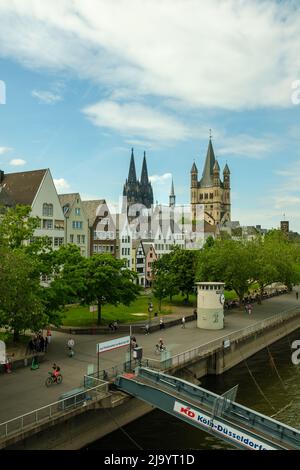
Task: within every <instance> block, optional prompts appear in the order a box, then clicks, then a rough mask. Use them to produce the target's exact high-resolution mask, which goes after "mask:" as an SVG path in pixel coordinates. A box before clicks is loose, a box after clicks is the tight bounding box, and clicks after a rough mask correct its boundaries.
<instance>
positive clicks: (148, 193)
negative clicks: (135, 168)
mask: <svg viewBox="0 0 300 470" xmlns="http://www.w3.org/2000/svg"><path fill="white" fill-rule="evenodd" d="M139 197H140V202H141V204H143V205H144V206H145V207H147V208H148V209H150V208H151V206H152V204H153V189H152V186H151V183H150V181H149V178H148V168H147V161H146V152H144V158H143V166H142V174H141V182H140V195H139Z"/></svg>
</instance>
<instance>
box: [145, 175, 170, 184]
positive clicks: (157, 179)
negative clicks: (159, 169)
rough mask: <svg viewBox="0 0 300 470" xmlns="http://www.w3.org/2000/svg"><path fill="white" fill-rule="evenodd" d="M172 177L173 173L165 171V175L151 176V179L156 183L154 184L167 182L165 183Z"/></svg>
mask: <svg viewBox="0 0 300 470" xmlns="http://www.w3.org/2000/svg"><path fill="white" fill-rule="evenodd" d="M171 178H172V174H171V173H164V174H163V175H152V176H149V180H150V181H151V183H154V184H155V183H158V184H165V183H167V182H169V181H170V179H171Z"/></svg>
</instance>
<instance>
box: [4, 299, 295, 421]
mask: <svg viewBox="0 0 300 470" xmlns="http://www.w3.org/2000/svg"><path fill="white" fill-rule="evenodd" d="M297 305H299V308H300V300H299V301H297V300H296V297H295V291H294V292H292V293H290V294H284V295H281V296H278V297H273V298H271V299H269V300H265V301H264V302H263V304H262V305H257V304H254V308H253V312H252V314H251V315H247V314H246V313H245V311H244V310H239V309H233V310H230V311H229V312H228V313H226V317H225V322H226V323H225V329H224V330H219V331H204V330H199V329H197V328H196V322H195V321H193V322H189V323H187V324H186V328H185V329H182V328H181V326H180V325H177V326H174V327H170V328H166V329H165V330H163V331H162V332H160V331H157V332H153V333H151V334H150V335H148V336H145V335H143V334H137V335H135V336H136V339H137V343H138V345H139V346H142V347H143V352H144V357H151V358H156V359H157V358H158V356H155V353H154V349H155V344H156V343H157V342H158V340H159V338H160V337H162V338H163V339H164V342H165V344H166V346H167V348H168V350H169V351H171V354H172V355H174V354H178V353H180V352H183V351H187V350H189V349H192V348H195V347H197V346H201V345H203V344H205V343H208V342H210V341H213V340H215V339H217V338H220V337H222V336H224V335H226V334H229V333H232V332H235V331H237V330H240V329H242V328H245V327H248V326H251V325H253V324H254V323H257V322H259V321H260V320H264V319H267V318H269V317H271V316H273V315H275V314H276V313H281V312H283V311H285V310H287V309H290V308H292V307H296V306H297ZM192 310H193V309H192V308H186V307H185V308H184V307H183V308H180V309H178V314H177V315H178V316H181V315H182V314H185V315H187V313H192ZM172 318H174V315H172ZM165 320H166V317H165ZM299 328H300V324H299ZM128 334H129V329H128ZM118 336H120V334H118V333H116V334H111V335H107V334H106V335H93V336H88V335H77V336H74V339H75V356H74V357H73V358H69V357H68V356H67V349H66V342H67V339H68V338H69V336H68V335H65V334H63V333H58V332H53V336H52V342H51V344H50V346H49V350H48V353H47V355H46V358H45V360H44V362H43V363H41V365H40V368H39V369H38V370H35V371H32V370H30V368H29V367H27V368H21V369H17V370H16V371H14V372H13V373H11V374H1V375H0V423H1V422H3V421H6V420H9V419H12V418H14V417H16V416H19V415H21V414H24V413H27V412H29V411H32V410H34V409H36V408H39V407H42V406H45V405H48V404H49V403H52V402H55V401H57V400H58V399H59V396H60V394H61V393H64V392H66V391H68V390H71V389H72V388H76V387H78V386H79V385H80V383H81V381H82V379H83V376H84V374H86V373H87V367H88V365H90V364H94V367H95V370H96V367H97V357H96V344H97V343H99V342H102V341H107V340H108V339H112V338H116V337H118ZM121 336H124V333H122V334H121ZM125 353H126V351H125V349H124V348H123V349H119V350H115V351H110V352H107V353H104V354H102V355H101V356H100V369H108V368H111V367H112V366H114V365H118V364H121V363H122V362H124V361H125ZM53 362H56V363H57V364H59V366H60V367H61V371H62V374H63V378H64V380H63V383H62V384H61V385H59V386H56V385H54V386H53V387H52V388H49V389H47V388H46V387H45V379H46V377H47V373H48V371H50V370H51V366H52V364H53Z"/></svg>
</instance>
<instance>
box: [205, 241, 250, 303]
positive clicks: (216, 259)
mask: <svg viewBox="0 0 300 470" xmlns="http://www.w3.org/2000/svg"><path fill="white" fill-rule="evenodd" d="M253 266H254V260H253V259H252V256H251V252H250V250H249V246H248V244H247V242H245V241H235V240H216V241H215V243H214V245H213V246H207V247H206V248H205V249H202V250H201V251H200V253H199V261H198V268H197V279H198V280H199V281H216V282H218V281H220V282H224V283H225V285H226V288H227V289H233V290H234V291H235V292H236V294H237V295H238V297H239V300H240V301H241V300H242V299H243V298H244V295H245V294H246V293H247V292H248V290H249V287H250V286H251V284H253V282H254V279H253V274H254V269H253Z"/></svg>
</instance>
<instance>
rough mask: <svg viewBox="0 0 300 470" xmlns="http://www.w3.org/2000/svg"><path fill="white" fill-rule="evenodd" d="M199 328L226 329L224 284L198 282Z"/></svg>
mask: <svg viewBox="0 0 300 470" xmlns="http://www.w3.org/2000/svg"><path fill="white" fill-rule="evenodd" d="M196 284H197V286H198V292H197V294H198V295H197V328H202V329H204V330H222V328H224V302H225V296H224V283H223V282H197V283H196Z"/></svg>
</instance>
